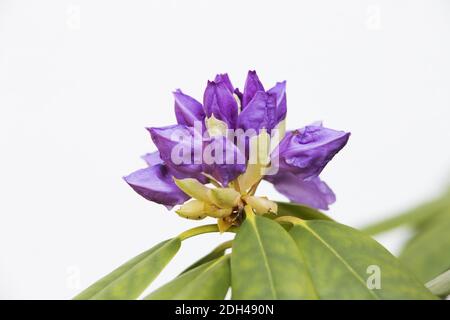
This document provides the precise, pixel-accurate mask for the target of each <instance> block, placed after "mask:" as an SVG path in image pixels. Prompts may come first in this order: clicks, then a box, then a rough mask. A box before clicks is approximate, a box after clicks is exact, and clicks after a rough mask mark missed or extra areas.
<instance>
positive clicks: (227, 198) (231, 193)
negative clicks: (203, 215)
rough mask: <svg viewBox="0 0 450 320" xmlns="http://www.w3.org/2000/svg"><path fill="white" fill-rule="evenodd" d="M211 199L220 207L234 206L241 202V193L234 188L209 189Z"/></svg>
mask: <svg viewBox="0 0 450 320" xmlns="http://www.w3.org/2000/svg"><path fill="white" fill-rule="evenodd" d="M209 199H210V200H211V201H212V203H214V204H215V205H216V206H218V207H219V208H233V207H236V206H237V205H238V204H239V202H240V199H241V195H240V193H239V192H237V191H236V190H234V189H233V188H215V189H210V190H209Z"/></svg>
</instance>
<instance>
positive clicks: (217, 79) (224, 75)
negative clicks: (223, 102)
mask: <svg viewBox="0 0 450 320" xmlns="http://www.w3.org/2000/svg"><path fill="white" fill-rule="evenodd" d="M214 82H215V83H219V82H223V83H224V84H225V86H226V87H227V89H228V90H230V92H231V93H233V92H234V88H233V85H232V84H231V81H230V77H228V74H227V73H222V74H218V75H217V76H216V77H215V79H214Z"/></svg>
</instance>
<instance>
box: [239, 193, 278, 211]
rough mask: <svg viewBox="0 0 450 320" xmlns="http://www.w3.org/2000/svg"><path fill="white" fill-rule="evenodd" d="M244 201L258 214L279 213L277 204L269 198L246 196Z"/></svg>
mask: <svg viewBox="0 0 450 320" xmlns="http://www.w3.org/2000/svg"><path fill="white" fill-rule="evenodd" d="M244 201H245V202H246V203H248V204H249V205H250V206H251V207H252V208H253V209H254V210H255V213H256V214H266V213H277V211H278V206H277V204H276V203H275V202H273V201H270V200H269V199H267V198H263V197H254V196H246V197H244Z"/></svg>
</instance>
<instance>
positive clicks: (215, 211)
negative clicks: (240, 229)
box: [206, 206, 233, 218]
mask: <svg viewBox="0 0 450 320" xmlns="http://www.w3.org/2000/svg"><path fill="white" fill-rule="evenodd" d="M232 213H233V209H232V208H223V209H222V208H217V207H213V206H211V207H209V208H208V211H207V212H206V215H207V216H208V217H213V218H225V217H228V216H229V215H230V214H232Z"/></svg>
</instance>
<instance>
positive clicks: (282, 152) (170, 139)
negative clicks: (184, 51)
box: [124, 71, 350, 215]
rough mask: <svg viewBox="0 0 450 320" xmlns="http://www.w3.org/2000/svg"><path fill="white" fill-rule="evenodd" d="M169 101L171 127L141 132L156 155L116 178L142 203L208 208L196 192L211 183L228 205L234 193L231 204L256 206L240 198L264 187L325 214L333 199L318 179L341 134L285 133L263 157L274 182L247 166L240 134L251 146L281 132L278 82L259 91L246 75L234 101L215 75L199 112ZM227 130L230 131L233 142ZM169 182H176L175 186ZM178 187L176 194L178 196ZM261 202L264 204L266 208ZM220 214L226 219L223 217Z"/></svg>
mask: <svg viewBox="0 0 450 320" xmlns="http://www.w3.org/2000/svg"><path fill="white" fill-rule="evenodd" d="M173 95H174V98H175V115H176V120H177V124H175V125H171V126H164V127H152V128H148V131H149V132H150V135H151V138H152V140H153V142H154V144H155V145H156V147H157V149H158V151H156V152H153V153H149V154H146V155H144V156H143V159H144V160H145V162H146V163H147V165H148V167H147V168H145V169H141V170H138V171H136V172H134V173H132V174H130V175H129V176H127V177H125V178H124V179H125V181H126V182H127V183H128V184H129V185H130V186H131V187H132V188H133V189H134V190H135V191H136V192H137V193H138V194H140V195H141V196H143V197H144V198H146V199H148V200H150V201H154V202H157V203H160V204H163V205H165V206H166V207H167V208H171V207H173V206H175V205H178V204H183V203H184V202H185V201H187V200H188V199H189V198H191V196H192V197H194V198H195V197H196V195H197V201H208V199H207V198H205V197H206V195H205V194H204V193H202V192H200V191H201V189H202V188H203V189H204V187H202V186H201V184H208V183H210V182H211V183H213V184H214V185H215V186H217V187H220V188H224V189H223V192H224V193H227V194H229V193H230V189H235V191H233V192H234V193H233V192H232V193H231V194H233V197H234V194H236V191H237V192H238V195H239V194H241V196H242V199H241V200H239V201H244V202H245V201H246V200H245V199H249V200H248V201H253V203H254V204H256V202H255V201H258V200H255V199H256V198H255V197H250V198H249V197H247V192H249V190H251V188H256V186H257V185H258V183H259V181H260V180H261V179H265V180H267V181H269V182H270V183H272V184H273V185H274V187H275V189H276V190H277V191H278V192H280V193H282V194H283V195H285V196H286V197H287V198H288V199H289V200H291V201H294V202H298V203H302V204H305V205H309V206H311V207H314V208H318V209H325V210H326V209H328V206H329V205H330V204H331V203H333V202H334V201H335V195H334V193H333V191H332V190H331V189H330V188H329V187H328V185H327V184H326V183H325V182H323V181H322V180H320V178H319V175H320V173H321V172H322V170H323V169H324V167H325V166H326V164H327V163H328V162H329V161H330V160H331V159H332V158H333V157H334V156H335V154H336V153H337V152H339V151H340V150H341V149H342V148H343V147H344V146H345V144H346V143H347V141H348V138H349V136H350V134H349V133H347V132H343V131H336V130H333V129H329V128H325V127H323V126H322V124H317V123H316V124H312V125H309V126H306V127H304V128H301V129H297V130H293V131H288V132H287V133H286V134H285V135H284V137H283V138H282V139H281V141H280V143H279V144H278V145H277V146H276V147H275V148H274V149H271V150H273V151H272V152H271V153H270V154H268V153H267V154H266V156H267V157H268V159H270V165H271V166H272V167H275V168H276V170H275V171H274V174H272V173H271V172H270V170H269V171H266V173H265V174H266V175H265V176H261V174H260V172H261V171H260V170H258V169H257V168H259V166H261V165H262V164H261V163H259V162H258V163H257V165H256V166H254V163H251V161H252V160H251V159H253V158H252V157H250V156H249V155H248V151H249V150H250V149H251V148H250V143H249V142H250V139H251V137H252V135H249V136H246V133H247V132H248V131H252V133H253V136H254V135H259V136H258V137H259V138H258V139H260V138H261V139H262V137H264V134H265V135H267V134H269V135H270V134H272V135H273V134H274V133H276V132H277V131H276V129H278V128H280V127H281V126H280V123H281V122H283V121H284V120H285V118H286V112H287V106H286V82H285V81H283V82H278V83H276V84H275V86H273V87H272V88H271V89H269V90H265V89H264V86H263V85H262V83H261V81H260V80H259V77H258V75H257V74H256V72H255V71H249V72H248V75H247V79H246V81H245V86H244V90H243V92H242V93H241V92H240V91H239V89H237V88H235V87H234V86H233V84H232V83H231V81H230V78H229V77H228V75H227V74H219V75H217V76H216V77H215V78H214V80H213V81H208V82H207V86H206V89H205V92H204V95H203V104H202V103H200V102H198V101H197V100H196V99H194V98H192V97H190V96H188V95H186V94H184V93H183V92H182V91H181V90H176V91H175V92H174V93H173ZM263 129H264V131H263ZM230 130H235V131H233V132H234V134H233V132H232V131H230ZM238 132H240V133H244V139H245V140H244V144H243V145H241V142H239V137H237V136H236V134H237V133H238ZM278 132H279V131H278ZM258 141H259V140H258ZM277 141H279V140H277ZM267 150H269V149H267ZM258 154H259V153H258ZM255 168H256V169H255ZM258 174H259V175H258ZM185 178H193V179H195V180H197V182H195V180H193V179H190V180H189V179H188V180H187V181H188V182H186V183H183V182H182V181H181V180H182V179H185ZM174 179H178V180H177V181H178V182H177V184H175V181H174ZM179 179H181V180H179ZM192 181H194V182H195V183H194V182H192ZM187 185H193V186H195V185H197V187H199V188H200V187H201V188H200V189H199V190H200V191H198V192H196V191H195V190H190V189H185V188H188V187H186V186H187ZM180 186H184V187H183V190H185V191H186V193H185V192H183V191H182V190H181V189H180V188H181V187H180ZM242 188H244V189H245V190H242ZM206 190H207V189H206ZM252 192H254V190H253V191H252ZM187 193H189V195H188V194H187ZM245 197H247V198H245ZM233 199H234V198H233ZM216 201H217V199H216ZM233 201H234V200H233ZM239 201H238V202H239ZM261 201H262V202H261V203H267V201H268V200H261ZM264 201H266V202H264ZM233 203H234V202H233ZM261 203H260V205H259V207H258V208H259V209H261ZM211 205H212V206H214V205H215V204H214V201H213V202H212V203H209V207H211ZM191 207H192V205H191ZM191 207H189V208H191ZM209 207H208V208H209ZM205 208H206V207H205ZM273 208H274V207H272V209H273ZM220 210H225V211H220V212H233V210H231V209H230V210H228V209H220ZM189 212H190V211H189V209H188V207H185V210H182V213H183V214H185V215H186V214H188V213H189Z"/></svg>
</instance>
